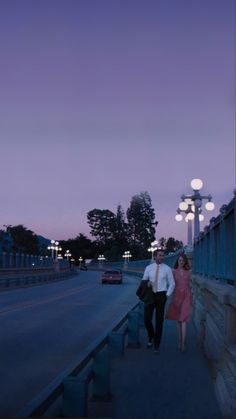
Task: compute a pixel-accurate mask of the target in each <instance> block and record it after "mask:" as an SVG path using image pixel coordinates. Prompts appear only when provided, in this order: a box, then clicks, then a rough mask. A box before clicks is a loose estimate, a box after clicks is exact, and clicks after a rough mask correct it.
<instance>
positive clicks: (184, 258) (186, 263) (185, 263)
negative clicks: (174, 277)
mask: <svg viewBox="0 0 236 419" xmlns="http://www.w3.org/2000/svg"><path fill="white" fill-rule="evenodd" d="M180 257H181V258H183V260H184V266H183V268H184V269H187V270H189V269H190V266H189V261H188V258H187V256H186V254H185V253H180V255H178V257H177V259H176V262H175V264H174V269H177V268H178V266H179V265H178V260H179V258H180Z"/></svg>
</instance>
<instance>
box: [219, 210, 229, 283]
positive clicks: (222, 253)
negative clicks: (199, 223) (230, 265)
mask: <svg viewBox="0 0 236 419" xmlns="http://www.w3.org/2000/svg"><path fill="white" fill-rule="evenodd" d="M226 207H227V206H226V205H223V206H222V207H221V208H220V227H219V228H220V231H219V241H220V243H219V274H220V276H221V278H225V275H226V228H225V210H226Z"/></svg>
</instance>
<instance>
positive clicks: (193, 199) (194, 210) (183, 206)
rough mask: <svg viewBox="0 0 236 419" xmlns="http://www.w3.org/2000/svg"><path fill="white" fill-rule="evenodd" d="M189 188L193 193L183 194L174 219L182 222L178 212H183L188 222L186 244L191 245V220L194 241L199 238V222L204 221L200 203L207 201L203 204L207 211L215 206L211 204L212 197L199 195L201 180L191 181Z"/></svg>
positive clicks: (201, 185)
mask: <svg viewBox="0 0 236 419" xmlns="http://www.w3.org/2000/svg"><path fill="white" fill-rule="evenodd" d="M190 185H191V188H192V190H193V193H192V194H190V195H185V194H183V195H182V196H181V199H182V201H181V202H180V204H179V208H178V210H177V213H178V214H177V215H176V216H175V219H176V220H177V221H181V220H182V215H181V214H180V212H181V211H182V212H185V213H186V217H185V220H186V221H187V222H188V244H191V245H192V239H190V234H191V236H192V231H191V228H192V225H191V223H192V220H194V239H196V238H197V237H198V236H199V233H200V221H203V220H204V216H203V214H201V212H202V208H201V207H202V202H203V200H204V199H207V202H206V204H205V208H206V210H207V211H212V210H214V208H215V204H214V203H213V202H212V196H211V195H201V194H200V192H199V191H200V190H201V189H202V187H203V182H202V180H201V179H192V181H191V184H190Z"/></svg>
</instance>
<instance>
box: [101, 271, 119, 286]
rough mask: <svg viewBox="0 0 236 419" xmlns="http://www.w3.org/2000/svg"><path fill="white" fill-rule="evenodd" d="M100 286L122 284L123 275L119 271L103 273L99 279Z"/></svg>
mask: <svg viewBox="0 0 236 419" xmlns="http://www.w3.org/2000/svg"><path fill="white" fill-rule="evenodd" d="M101 281H102V284H122V282H123V274H122V271H121V270H120V269H111V270H109V271H105V272H103V274H102V278H101Z"/></svg>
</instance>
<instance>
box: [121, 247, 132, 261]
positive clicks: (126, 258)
mask: <svg viewBox="0 0 236 419" xmlns="http://www.w3.org/2000/svg"><path fill="white" fill-rule="evenodd" d="M122 257H123V258H124V259H125V263H129V258H132V255H131V253H130V251H129V250H126V251H125V252H124V254H123V255H122ZM127 260H128V262H127Z"/></svg>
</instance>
